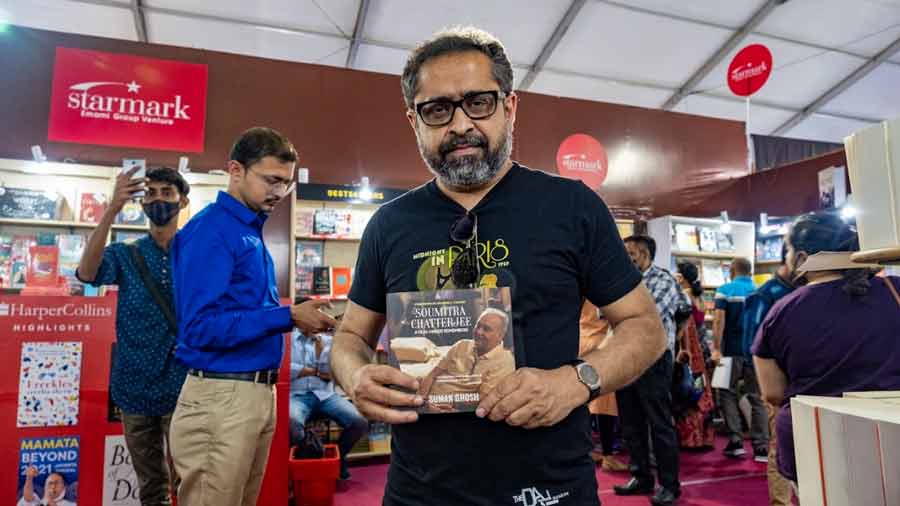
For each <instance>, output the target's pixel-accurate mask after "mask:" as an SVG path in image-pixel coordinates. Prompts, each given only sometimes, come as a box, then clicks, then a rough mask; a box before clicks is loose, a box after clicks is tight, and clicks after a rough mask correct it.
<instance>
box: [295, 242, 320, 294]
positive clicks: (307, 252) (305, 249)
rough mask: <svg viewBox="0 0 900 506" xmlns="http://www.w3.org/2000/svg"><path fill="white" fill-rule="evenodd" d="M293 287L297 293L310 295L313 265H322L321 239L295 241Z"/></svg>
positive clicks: (311, 291)
mask: <svg viewBox="0 0 900 506" xmlns="http://www.w3.org/2000/svg"><path fill="white" fill-rule="evenodd" d="M296 248H297V253H296V260H295V264H296V266H295V267H296V268H295V270H294V272H295V280H294V284H295V287H294V289H295V290H296V291H297V295H312V293H313V267H320V266H321V265H322V256H323V255H324V251H325V243H323V242H322V241H297V245H296Z"/></svg>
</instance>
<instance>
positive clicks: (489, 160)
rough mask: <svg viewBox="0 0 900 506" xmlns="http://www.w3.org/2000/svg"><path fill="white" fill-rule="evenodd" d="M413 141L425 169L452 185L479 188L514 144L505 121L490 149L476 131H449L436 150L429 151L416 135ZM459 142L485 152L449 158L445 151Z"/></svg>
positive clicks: (491, 175) (496, 168)
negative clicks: (503, 127) (494, 145)
mask: <svg viewBox="0 0 900 506" xmlns="http://www.w3.org/2000/svg"><path fill="white" fill-rule="evenodd" d="M416 141H417V143H418V145H419V153H420V154H421V155H422V159H423V160H425V163H426V164H427V165H428V169H429V170H430V171H431V172H432V173H433V174H434V175H435V176H437V177H438V178H439V179H440V180H441V182H442V183H444V184H445V185H447V186H449V187H451V188H478V187H481V186H484V185H485V184H487V183H488V182H490V181H491V180H492V179H493V178H494V176H496V175H497V173H498V172H500V169H502V168H503V165H504V164H505V163H506V160H507V159H509V155H510V154H511V153H512V144H513V140H512V128H511V126H510V125H507V127H506V131H505V132H504V134H503V137H502V138H501V140H500V144H499V145H498V146H497V148H496V149H490V145H489V143H488V140H487V139H486V138H485V137H484V136H483V135H481V134H480V133H477V132H470V133H468V134H466V135H455V134H451V135H450V137H449V138H448V139H447V140H445V141H444V142H442V143H441V145H440V146H439V147H438V149H437V152H430V151H429V150H428V149H427V148H426V147H425V146H423V145H422V142H421V139H420V138H419V137H418V136H416ZM460 146H468V147H475V148H480V149H482V150H483V152H484V155H482V156H478V155H465V156H460V157H456V158H453V159H448V158H447V155H448V154H449V153H450V152H451V151H453V150H454V149H456V148H458V147H460Z"/></svg>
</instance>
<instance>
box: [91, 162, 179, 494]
mask: <svg viewBox="0 0 900 506" xmlns="http://www.w3.org/2000/svg"><path fill="white" fill-rule="evenodd" d="M139 170H141V168H140V167H132V168H130V169H128V170H127V171H124V172H122V173H121V174H119V176H118V177H117V178H116V184H115V188H114V190H113V196H112V199H111V201H110V204H109V207H108V208H107V209H106V212H105V213H103V216H102V218H101V219H100V222H99V223H98V224H97V228H96V229H94V232H93V233H92V234H91V237H90V239H89V240H88V243H87V246H86V247H85V250H84V254H83V255H82V257H81V262H80V263H79V265H78V271H77V272H76V275H77V277H78V279H79V280H81V281H82V282H84V283H88V284H91V285H94V286H100V285H118V286H119V296H118V302H117V306H116V343H117V344H116V360H115V367H113V370H112V374H111V378H110V393H111V394H112V399H113V401H114V402H115V403H116V405H117V406H119V408H120V409H121V410H122V425H123V426H124V432H125V444H126V445H127V446H128V452H129V454H130V455H131V460H132V464H133V465H134V470H135V472H136V473H137V477H138V483H139V485H140V500H141V505H142V506H161V505H168V504H171V501H170V496H169V486H170V480H171V483H172V486H175V482H177V478H176V476H175V474H174V470H173V469H172V468H171V466H169V465H167V458H166V455H165V454H164V452H163V448H164V447H165V448H167V447H168V433H169V422H170V420H171V418H172V412H173V411H174V410H175V402H176V401H177V399H178V394H179V392H180V391H181V385H182V383H184V377H185V373H186V369H185V367H184V366H183V365H182V364H180V363H179V362H178V361H177V360H175V357H174V353H175V344H176V323H175V317H174V312H173V310H172V307H173V302H172V273H171V269H170V267H169V244H170V243H171V242H172V238H173V237H175V232H176V231H177V227H178V220H177V219H176V217H177V216H178V213H179V212H180V211H181V209H183V208H184V207H185V206H187V204H188V197H187V195H188V192H189V191H190V186H189V185H188V183H187V181H185V180H184V178H183V177H182V176H181V174H179V173H178V171H176V170H175V169H171V168H168V167H160V168H155V169H150V170H148V171H147V172H146V177H145V178H144V177H136V176H138V171H139ZM139 195H143V201H142V203H143V208H144V213H145V214H146V215H147V217H148V218H149V219H150V233H149V234H147V235H146V236H145V237H142V238H141V239H138V240H137V241H135V242H134V243H133V244H125V243H113V244H110V245H109V246H106V240H107V237H108V236H109V230H110V228H111V226H112V224H113V221H114V220H115V217H116V214H118V213H119V212H120V211H121V210H122V207H123V206H124V205H125V204H126V203H127V202H128V201H129V200H134V199H137V198H139ZM164 442H165V444H164Z"/></svg>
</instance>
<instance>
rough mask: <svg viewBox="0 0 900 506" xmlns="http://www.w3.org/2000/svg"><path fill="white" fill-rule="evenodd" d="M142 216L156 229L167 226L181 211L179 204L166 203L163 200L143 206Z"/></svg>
mask: <svg viewBox="0 0 900 506" xmlns="http://www.w3.org/2000/svg"><path fill="white" fill-rule="evenodd" d="M143 207H144V214H146V215H147V218H150V221H151V222H152V223H153V224H154V225H156V226H157V227H163V226H165V225H168V224H169V222H170V221H172V218H174V217H176V216H178V212H179V211H181V203H180V202H166V201H165V200H154V201H153V202H151V203H149V204H144V206H143Z"/></svg>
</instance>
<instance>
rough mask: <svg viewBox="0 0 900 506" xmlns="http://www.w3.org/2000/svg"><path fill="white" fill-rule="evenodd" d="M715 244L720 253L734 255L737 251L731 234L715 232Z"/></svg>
mask: <svg viewBox="0 0 900 506" xmlns="http://www.w3.org/2000/svg"><path fill="white" fill-rule="evenodd" d="M716 242H717V243H718V248H719V251H720V252H721V253H734V252H735V251H737V249H736V248H735V247H734V235H732V234H731V232H722V231H721V230H716Z"/></svg>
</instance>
